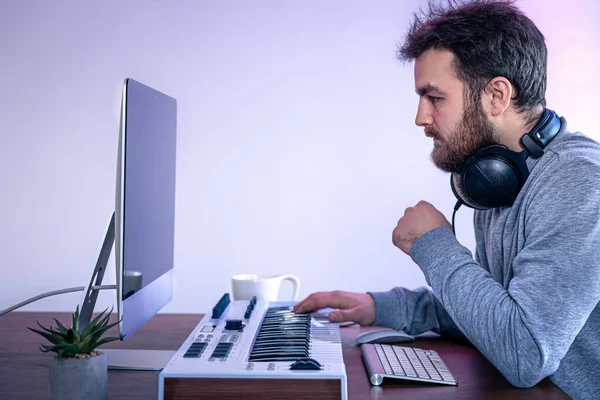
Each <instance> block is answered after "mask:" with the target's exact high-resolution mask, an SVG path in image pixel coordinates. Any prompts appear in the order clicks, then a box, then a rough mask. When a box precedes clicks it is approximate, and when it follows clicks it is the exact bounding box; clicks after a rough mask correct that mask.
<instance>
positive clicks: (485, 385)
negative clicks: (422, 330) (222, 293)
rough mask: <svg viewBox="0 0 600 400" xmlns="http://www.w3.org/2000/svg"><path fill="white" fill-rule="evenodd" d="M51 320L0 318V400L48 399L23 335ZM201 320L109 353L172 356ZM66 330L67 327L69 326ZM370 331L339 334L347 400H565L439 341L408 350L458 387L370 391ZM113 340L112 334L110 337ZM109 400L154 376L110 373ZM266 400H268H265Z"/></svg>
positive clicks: (396, 386)
mask: <svg viewBox="0 0 600 400" xmlns="http://www.w3.org/2000/svg"><path fill="white" fill-rule="evenodd" d="M52 316H56V317H57V318H58V319H59V320H60V321H61V322H63V323H65V324H68V323H69V315H68V314H66V313H52V314H51V313H30V312H13V313H11V314H9V315H6V316H3V317H0V398H2V399H11V400H12V399H49V398H50V383H49V378H48V370H47V367H46V362H47V360H48V357H50V355H48V354H44V353H42V352H40V351H39V350H38V346H39V344H40V343H41V342H42V341H43V339H42V338H41V337H40V336H39V335H36V334H34V333H33V332H30V331H29V330H27V329H25V327H26V326H30V327H33V326H35V321H36V320H39V321H40V323H41V324H42V325H44V326H47V325H50V324H52V325H55V324H54V322H53V321H52ZM200 319H201V316H200V315H189V314H187V315H181V314H176V315H174V314H159V315H157V316H155V317H154V318H153V319H152V320H150V321H149V322H148V323H146V325H144V326H143V327H142V328H141V329H140V330H139V331H138V332H136V333H135V334H134V335H133V336H132V337H131V339H129V340H127V341H125V342H117V343H109V344H108V345H107V346H106V347H110V348H129V349H144V348H145V349H157V350H161V349H162V350H176V349H178V348H179V346H180V345H181V343H183V341H184V340H185V339H186V338H187V336H188V335H189V333H190V332H191V330H192V329H193V328H194V327H195V326H196V325H197V324H198V322H199V321H200ZM68 326H70V325H68ZM367 329H372V328H365V327H363V328H361V327H359V326H356V325H355V326H351V327H347V328H342V339H343V351H344V362H345V364H346V368H347V374H348V397H349V399H351V400H353V399H357V400H358V399H398V398H400V397H402V398H408V399H450V398H456V399H488V398H489V399H507V398H508V399H511V400H517V399H568V398H569V397H568V396H567V395H565V394H564V392H562V391H561V390H560V389H558V388H557V387H556V386H555V385H554V384H553V383H552V382H550V381H549V380H548V379H546V380H544V381H542V382H541V383H539V384H538V385H537V386H535V387H534V388H531V389H518V388H515V387H512V386H511V385H510V384H509V383H508V382H507V381H506V379H504V377H502V375H500V373H499V372H498V371H497V370H496V369H495V368H494V367H493V366H492V365H491V364H490V363H489V362H488V361H487V360H486V359H485V358H484V357H483V356H482V355H481V353H479V351H477V350H476V349H475V348H473V347H470V346H466V345H460V344H456V343H452V342H448V341H445V340H440V339H419V340H418V341H415V342H413V343H411V344H409V345H411V346H413V347H421V348H426V349H434V350H436V351H437V352H438V353H439V354H440V355H441V357H442V358H443V360H444V361H445V362H446V364H447V365H448V367H449V368H450V370H451V371H452V373H453V375H454V377H455V378H456V379H457V381H458V386H456V387H447V386H441V385H435V384H423V383H412V382H406V381H389V380H388V381H385V380H384V383H383V385H382V386H379V387H376V386H371V384H370V383H369V379H368V377H367V374H366V372H365V368H364V366H363V363H362V359H361V355H360V350H359V348H358V347H357V346H356V345H355V344H354V337H355V336H356V335H357V334H358V333H359V332H361V331H364V330H367ZM113 334H114V333H113ZM108 380H109V398H110V399H123V400H125V399H155V398H156V397H157V390H158V383H157V382H158V372H151V371H114V370H110V371H109V377H108ZM269 400H271V399H269Z"/></svg>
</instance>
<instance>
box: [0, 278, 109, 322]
mask: <svg viewBox="0 0 600 400" xmlns="http://www.w3.org/2000/svg"><path fill="white" fill-rule="evenodd" d="M116 288H117V285H104V286H92V289H93V290H106V289H116ZM82 290H85V287H83V286H77V287H72V288H68V289H60V290H54V291H52V292H47V293H43V294H38V295H37V296H34V297H32V298H30V299H28V300H25V301H22V302H20V303H19V304H15V305H14V306H11V307H8V308H7V309H6V310H2V311H0V317H1V316H3V315H4V314H8V313H9V312H11V311H14V310H16V309H17V308H21V307H23V306H25V305H27V304H29V303H33V302H34V301H38V300H40V299H43V298H44V297H50V296H56V295H57V294H65V293H71V292H80V291H82Z"/></svg>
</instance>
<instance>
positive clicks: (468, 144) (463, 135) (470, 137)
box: [425, 101, 498, 172]
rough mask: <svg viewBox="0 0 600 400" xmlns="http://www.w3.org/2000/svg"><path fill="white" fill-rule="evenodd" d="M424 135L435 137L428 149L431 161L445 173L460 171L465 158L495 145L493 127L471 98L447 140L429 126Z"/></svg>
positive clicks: (494, 130)
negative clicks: (430, 148)
mask: <svg viewBox="0 0 600 400" xmlns="http://www.w3.org/2000/svg"><path fill="white" fill-rule="evenodd" d="M425 134H426V135H427V136H430V137H433V138H435V139H438V143H436V144H434V149H433V150H432V152H431V160H432V161H433V163H434V164H435V166H436V167H438V168H439V169H441V170H443V171H446V172H460V170H461V169H462V166H463V164H464V162H465V160H466V159H467V157H469V156H471V155H473V154H475V152H476V151H477V150H480V149H482V148H484V147H488V146H491V145H494V144H498V140H497V139H496V138H497V134H496V128H495V127H494V125H492V123H491V122H490V121H489V120H488V119H487V117H486V116H485V114H484V113H483V110H482V109H481V106H479V105H478V104H477V103H476V102H472V101H469V102H468V103H467V107H466V108H465V111H464V112H463V116H462V118H461V120H460V122H459V123H458V126H457V127H456V129H455V130H454V132H452V133H451V134H450V135H448V138H447V139H442V137H441V136H440V134H439V132H438V131H437V130H435V129H434V128H432V127H426V128H425Z"/></svg>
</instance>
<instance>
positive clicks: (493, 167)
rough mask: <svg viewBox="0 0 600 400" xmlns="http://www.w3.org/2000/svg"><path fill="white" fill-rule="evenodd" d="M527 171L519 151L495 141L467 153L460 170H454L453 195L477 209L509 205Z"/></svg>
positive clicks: (512, 201)
mask: <svg viewBox="0 0 600 400" xmlns="http://www.w3.org/2000/svg"><path fill="white" fill-rule="evenodd" d="M528 175H529V172H528V170H527V164H526V163H525V159H524V158H522V155H520V153H514V152H511V151H510V150H509V149H508V148H506V147H504V146H500V145H494V146H490V147H487V148H485V149H482V150H480V151H478V152H477V153H475V155H473V156H472V157H469V158H468V159H467V161H466V162H465V164H464V166H463V168H462V169H461V171H460V173H459V174H453V176H452V178H451V187H452V191H453V192H454V195H455V196H456V197H457V198H458V199H459V200H460V201H462V202H463V203H464V204H465V205H467V206H468V207H471V208H475V209H477V210H485V209H488V208H496V207H505V206H512V205H513V203H514V201H515V199H516V198H517V196H518V194H519V191H520V190H521V187H522V186H523V184H524V182H525V180H526V179H527V176H528Z"/></svg>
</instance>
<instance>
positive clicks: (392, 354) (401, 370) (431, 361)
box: [360, 343, 457, 385]
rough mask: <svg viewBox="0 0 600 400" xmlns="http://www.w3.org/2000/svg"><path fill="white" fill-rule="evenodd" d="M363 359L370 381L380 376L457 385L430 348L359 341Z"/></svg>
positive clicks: (377, 379)
mask: <svg viewBox="0 0 600 400" xmlns="http://www.w3.org/2000/svg"><path fill="white" fill-rule="evenodd" d="M360 351H361V353H362V357H363V361H364V363H365V366H366V368H367V373H368V375H369V379H370V381H371V384H373V385H381V382H382V381H383V378H394V379H406V380H411V381H420V382H431V383H441V384H444V385H457V382H456V380H455V379H454V377H453V376H452V373H451V372H450V370H449V369H448V367H447V366H446V364H445V363H444V361H442V359H441V357H440V356H439V355H438V354H437V353H436V352H435V351H433V350H424V349H419V348H414V347H403V346H397V345H389V344H372V343H367V344H362V345H361V346H360Z"/></svg>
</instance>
